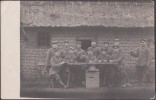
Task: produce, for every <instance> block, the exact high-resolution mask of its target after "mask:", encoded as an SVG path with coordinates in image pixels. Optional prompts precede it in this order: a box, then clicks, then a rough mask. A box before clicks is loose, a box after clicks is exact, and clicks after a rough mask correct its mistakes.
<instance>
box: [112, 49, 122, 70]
mask: <svg viewBox="0 0 156 100" xmlns="http://www.w3.org/2000/svg"><path fill="white" fill-rule="evenodd" d="M118 49H119V50H118V51H115V50H114V49H113V52H112V55H111V60H115V61H116V63H117V65H118V66H119V67H123V66H124V65H123V58H124V54H123V50H122V49H121V48H118Z"/></svg>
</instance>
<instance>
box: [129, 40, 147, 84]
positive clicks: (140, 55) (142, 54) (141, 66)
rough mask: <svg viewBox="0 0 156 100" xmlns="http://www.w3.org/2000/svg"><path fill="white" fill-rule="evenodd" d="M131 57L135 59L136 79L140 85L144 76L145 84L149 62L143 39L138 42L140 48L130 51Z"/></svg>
mask: <svg viewBox="0 0 156 100" xmlns="http://www.w3.org/2000/svg"><path fill="white" fill-rule="evenodd" d="M130 54H131V56H133V57H137V62H136V69H137V79H138V81H139V83H140V84H141V83H142V82H143V79H144V76H145V77H146V80H147V83H148V82H149V74H148V73H149V60H150V51H149V48H148V47H147V43H146V40H145V39H141V40H140V47H139V48H137V49H134V50H132V51H130Z"/></svg>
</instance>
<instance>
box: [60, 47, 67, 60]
mask: <svg viewBox="0 0 156 100" xmlns="http://www.w3.org/2000/svg"><path fill="white" fill-rule="evenodd" d="M68 51H69V47H63V48H62V49H61V57H62V58H63V59H64V58H65V56H66V54H67V53H68Z"/></svg>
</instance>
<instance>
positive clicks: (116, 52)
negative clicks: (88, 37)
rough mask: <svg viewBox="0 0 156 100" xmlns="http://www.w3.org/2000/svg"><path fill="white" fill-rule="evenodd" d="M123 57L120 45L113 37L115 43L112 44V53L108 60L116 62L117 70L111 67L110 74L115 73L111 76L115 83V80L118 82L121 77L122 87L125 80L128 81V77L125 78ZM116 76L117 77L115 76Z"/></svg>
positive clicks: (124, 85) (124, 84)
mask: <svg viewBox="0 0 156 100" xmlns="http://www.w3.org/2000/svg"><path fill="white" fill-rule="evenodd" d="M123 59H124V54H123V50H122V48H121V47H120V42H119V39H115V43H114V46H113V53H112V57H111V60H110V62H114V63H115V64H116V66H117V70H114V69H112V71H113V73H112V74H114V75H115V76H113V79H112V81H113V83H115V82H119V79H121V82H122V87H126V82H127V81H128V78H127V74H126V69H125V66H124V64H123ZM114 71H116V72H114ZM116 76H117V77H118V78H116ZM115 79H117V80H115Z"/></svg>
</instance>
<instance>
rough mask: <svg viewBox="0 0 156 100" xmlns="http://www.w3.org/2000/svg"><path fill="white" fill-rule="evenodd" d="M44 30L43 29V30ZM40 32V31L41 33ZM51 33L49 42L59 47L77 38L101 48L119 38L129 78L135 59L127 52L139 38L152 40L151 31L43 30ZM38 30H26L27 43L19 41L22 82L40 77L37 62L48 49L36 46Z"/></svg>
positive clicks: (41, 60)
mask: <svg viewBox="0 0 156 100" xmlns="http://www.w3.org/2000/svg"><path fill="white" fill-rule="evenodd" d="M43 30H44V29H43ZM43 30H42V31H43ZM45 30H46V31H47V30H49V32H50V33H51V41H55V40H57V41H59V46H60V47H62V46H63V41H64V40H68V41H69V42H70V45H71V46H75V42H76V39H77V38H79V37H85V38H90V37H95V38H96V39H97V44H98V45H99V46H101V45H102V44H101V43H102V42H104V41H109V42H110V43H111V45H112V44H113V41H114V39H115V38H119V39H120V42H121V46H122V48H123V49H124V55H125V59H124V63H125V67H126V68H127V70H128V73H130V74H131V75H130V77H132V78H134V75H135V74H134V73H135V60H136V59H135V58H132V57H131V56H130V55H129V54H128V52H129V51H130V50H132V49H134V48H136V47H138V46H139V44H138V42H139V40H140V38H147V39H148V38H154V32H153V29H148V28H147V29H144V28H141V29H140V28H139V29H138V28H133V29H124V28H123V29H122V28H120V29H118V28H89V27H88V28H61V29H57V28H51V29H45ZM38 31H40V30H39V29H27V30H26V32H27V34H28V38H29V41H27V42H25V41H23V40H21V73H22V75H21V76H22V79H24V80H36V79H38V78H39V77H40V76H39V74H38V71H37V70H35V69H34V68H37V67H38V66H37V63H38V62H44V60H45V56H46V51H47V49H48V48H40V47H38V46H37V32H38Z"/></svg>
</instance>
